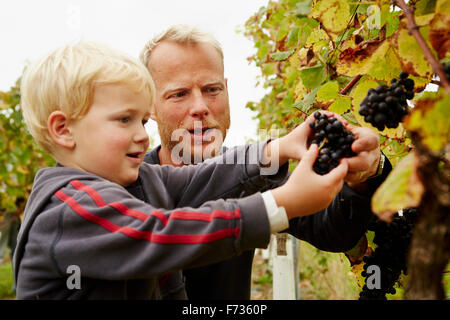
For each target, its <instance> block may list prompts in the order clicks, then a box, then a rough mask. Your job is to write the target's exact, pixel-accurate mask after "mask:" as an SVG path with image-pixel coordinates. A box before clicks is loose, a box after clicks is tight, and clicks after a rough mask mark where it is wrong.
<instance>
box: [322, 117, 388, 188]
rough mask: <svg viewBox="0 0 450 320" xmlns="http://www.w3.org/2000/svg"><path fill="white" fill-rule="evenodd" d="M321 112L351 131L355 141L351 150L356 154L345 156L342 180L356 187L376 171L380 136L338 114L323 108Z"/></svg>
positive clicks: (379, 152) (379, 153) (379, 151)
mask: <svg viewBox="0 0 450 320" xmlns="http://www.w3.org/2000/svg"><path fill="white" fill-rule="evenodd" d="M321 112H322V113H325V114H327V115H328V116H329V117H331V116H333V117H335V118H336V119H338V120H339V121H340V122H341V123H342V124H343V125H344V126H345V128H346V129H347V130H350V131H351V132H352V133H353V136H354V138H355V141H354V142H353V143H352V150H353V152H355V153H356V154H357V155H356V156H354V157H351V158H347V163H348V172H347V175H346V176H345V178H344V181H345V182H346V183H347V184H348V185H349V186H350V187H351V188H356V189H358V188H359V185H360V184H362V183H363V182H364V181H366V180H367V179H368V178H370V177H371V176H373V175H374V174H375V173H376V172H377V168H378V163H379V161H380V156H381V150H380V138H379V137H378V134H376V132H375V131H373V130H371V129H370V128H367V127H355V126H352V125H351V124H349V123H348V121H347V120H345V119H344V118H343V117H342V116H341V115H339V114H336V113H332V112H329V111H324V110H323V111H321Z"/></svg>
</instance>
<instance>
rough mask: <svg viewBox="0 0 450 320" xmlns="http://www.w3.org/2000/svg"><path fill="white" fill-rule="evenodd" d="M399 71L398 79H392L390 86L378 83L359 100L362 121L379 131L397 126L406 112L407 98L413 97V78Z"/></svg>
mask: <svg viewBox="0 0 450 320" xmlns="http://www.w3.org/2000/svg"><path fill="white" fill-rule="evenodd" d="M408 76H409V75H408V74H407V73H406V72H403V71H402V72H401V73H400V77H399V79H396V78H394V79H392V80H391V84H390V86H387V85H379V86H378V87H376V88H375V89H373V88H371V89H369V91H368V92H367V96H366V97H365V98H364V100H363V101H362V102H361V105H360V108H359V114H360V115H362V116H363V117H364V121H365V122H368V123H370V124H371V125H372V126H374V127H375V128H377V129H378V130H379V131H383V130H384V128H385V127H387V128H397V127H398V124H399V123H400V122H401V121H402V118H403V117H404V116H405V115H407V114H408V104H407V100H410V99H412V98H414V80H412V79H410V78H408Z"/></svg>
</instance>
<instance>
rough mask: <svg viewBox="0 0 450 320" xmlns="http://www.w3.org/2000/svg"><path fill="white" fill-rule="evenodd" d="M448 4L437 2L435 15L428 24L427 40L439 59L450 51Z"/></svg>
mask: <svg viewBox="0 0 450 320" xmlns="http://www.w3.org/2000/svg"><path fill="white" fill-rule="evenodd" d="M449 26H450V2H449V1H438V3H437V5H436V15H435V16H434V18H433V20H432V21H431V22H430V28H431V29H430V32H429V39H430V43H431V45H432V47H433V49H434V50H436V52H437V56H438V58H439V59H442V58H444V57H445V55H446V53H448V52H449V51H450V28H449Z"/></svg>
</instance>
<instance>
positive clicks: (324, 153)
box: [310, 111, 356, 175]
mask: <svg viewBox="0 0 450 320" xmlns="http://www.w3.org/2000/svg"><path fill="white" fill-rule="evenodd" d="M314 119H315V120H314V122H311V123H310V127H311V129H313V130H314V131H315V133H314V138H313V140H312V142H311V143H315V144H318V145H319V156H318V157H317V159H316V162H315V163H314V166H313V169H314V172H316V173H318V174H320V175H324V174H327V173H328V172H330V171H331V170H333V169H334V168H336V167H337V166H338V165H339V160H340V159H341V158H346V157H353V156H355V155H356V154H355V153H354V152H353V151H352V149H351V145H352V143H353V141H354V140H355V138H354V137H353V134H352V133H351V132H350V131H348V130H347V129H345V127H344V126H343V125H342V123H341V122H340V121H339V120H337V119H336V118H335V117H328V116H327V115H326V114H324V113H320V112H319V111H316V112H315V113H314Z"/></svg>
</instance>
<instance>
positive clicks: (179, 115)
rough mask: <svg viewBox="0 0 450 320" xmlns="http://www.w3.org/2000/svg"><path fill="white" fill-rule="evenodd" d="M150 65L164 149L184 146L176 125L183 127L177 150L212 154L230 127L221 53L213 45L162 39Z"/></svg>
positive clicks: (196, 155)
mask: <svg viewBox="0 0 450 320" xmlns="http://www.w3.org/2000/svg"><path fill="white" fill-rule="evenodd" d="M149 65H150V73H151V75H152V77H153V80H154V82H155V86H156V101H155V113H154V114H153V115H152V118H153V119H154V120H156V121H157V123H158V131H159V134H160V137H161V144H162V148H167V149H168V150H171V151H172V150H173V151H175V149H180V148H175V147H176V146H177V145H178V147H179V146H180V134H177V133H179V132H180V130H178V131H176V129H183V131H184V132H185V135H184V136H183V138H181V139H182V152H181V153H179V152H178V150H177V154H178V153H179V154H180V155H181V154H184V156H185V151H186V150H188V152H189V153H190V155H191V158H192V160H193V159H194V158H195V159H203V155H205V158H207V157H209V156H211V155H214V151H213V150H220V147H221V145H222V143H223V140H224V139H225V136H226V132H227V129H228V128H229V126H230V110H229V102H228V89H227V81H226V79H225V78H224V70H223V63H222V60H221V57H220V55H219V53H218V52H217V51H216V49H215V48H214V47H213V46H212V45H209V44H196V45H180V44H176V43H173V42H162V43H160V44H159V45H158V46H157V47H156V48H155V49H154V51H153V52H152V54H151V56H150V60H149ZM194 129H196V130H195V132H194ZM174 131H175V132H174ZM173 133H175V134H174V136H173V137H172V134H173ZM183 151H184V152H183ZM200 161H202V160H200Z"/></svg>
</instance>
